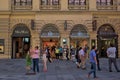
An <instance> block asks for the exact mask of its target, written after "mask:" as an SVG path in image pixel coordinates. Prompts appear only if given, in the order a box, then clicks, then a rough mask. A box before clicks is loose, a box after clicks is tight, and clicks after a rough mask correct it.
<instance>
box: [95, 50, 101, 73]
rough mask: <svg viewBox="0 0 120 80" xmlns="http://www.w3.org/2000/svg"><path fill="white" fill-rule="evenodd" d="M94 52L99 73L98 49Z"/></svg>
mask: <svg viewBox="0 0 120 80" xmlns="http://www.w3.org/2000/svg"><path fill="white" fill-rule="evenodd" d="M95 52H96V59H97V69H98V71H101V68H100V63H99V51H98V49H96V50H95Z"/></svg>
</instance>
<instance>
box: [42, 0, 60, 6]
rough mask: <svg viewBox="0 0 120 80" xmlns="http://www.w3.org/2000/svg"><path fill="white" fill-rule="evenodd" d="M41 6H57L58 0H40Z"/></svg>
mask: <svg viewBox="0 0 120 80" xmlns="http://www.w3.org/2000/svg"><path fill="white" fill-rule="evenodd" d="M41 5H59V0H41Z"/></svg>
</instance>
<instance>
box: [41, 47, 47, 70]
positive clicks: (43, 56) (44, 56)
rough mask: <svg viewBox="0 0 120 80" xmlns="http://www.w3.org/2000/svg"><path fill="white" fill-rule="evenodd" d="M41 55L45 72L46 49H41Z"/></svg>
mask: <svg viewBox="0 0 120 80" xmlns="http://www.w3.org/2000/svg"><path fill="white" fill-rule="evenodd" d="M42 53H43V55H42V59H43V71H44V72H47V57H46V56H47V52H46V49H43V52H42Z"/></svg>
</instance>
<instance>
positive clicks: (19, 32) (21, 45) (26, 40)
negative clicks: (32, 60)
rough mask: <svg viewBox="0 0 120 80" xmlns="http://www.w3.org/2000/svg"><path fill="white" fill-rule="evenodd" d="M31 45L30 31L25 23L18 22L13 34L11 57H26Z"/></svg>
mask: <svg viewBox="0 0 120 80" xmlns="http://www.w3.org/2000/svg"><path fill="white" fill-rule="evenodd" d="M29 47H30V31H29V29H28V28H27V26H26V25H25V24H17V25H16V26H15V29H14V31H13V34H12V55H11V58H25V56H26V54H27V51H28V50H29Z"/></svg>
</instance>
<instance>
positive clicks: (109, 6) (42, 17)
mask: <svg viewBox="0 0 120 80" xmlns="http://www.w3.org/2000/svg"><path fill="white" fill-rule="evenodd" d="M119 30H120V0H0V56H1V57H3V56H6V57H8V58H17V56H18V53H22V54H21V56H22V57H24V56H25V55H26V51H27V50H28V48H29V47H30V46H31V45H32V46H36V45H37V46H39V47H40V49H42V47H43V46H46V45H47V46H50V47H51V46H53V45H57V46H62V47H63V46H64V45H67V46H68V47H69V48H71V47H73V48H75V47H76V46H82V47H83V46H85V45H88V47H89V48H91V46H93V45H96V46H97V48H98V49H99V51H100V56H101V57H106V49H107V48H108V47H109V44H110V43H111V42H112V43H114V44H115V46H116V48H117V57H120V31H119ZM19 56H20V55H19Z"/></svg>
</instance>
